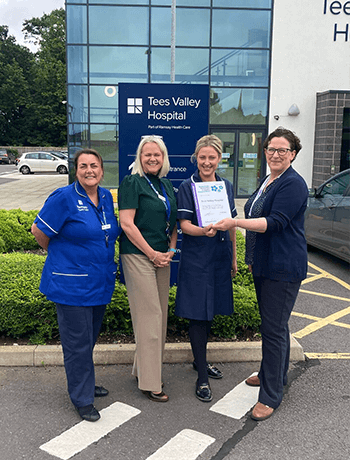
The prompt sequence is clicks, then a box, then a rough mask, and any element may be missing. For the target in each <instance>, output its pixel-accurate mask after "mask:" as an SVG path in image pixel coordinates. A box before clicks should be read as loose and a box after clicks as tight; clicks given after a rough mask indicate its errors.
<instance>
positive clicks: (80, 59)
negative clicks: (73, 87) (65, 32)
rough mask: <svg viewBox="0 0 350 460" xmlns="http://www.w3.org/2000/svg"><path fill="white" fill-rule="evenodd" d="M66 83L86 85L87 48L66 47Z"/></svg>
mask: <svg viewBox="0 0 350 460" xmlns="http://www.w3.org/2000/svg"><path fill="white" fill-rule="evenodd" d="M67 61H68V62H69V65H68V69H67V73H68V83H87V47H86V46H70V45H68V46H67Z"/></svg>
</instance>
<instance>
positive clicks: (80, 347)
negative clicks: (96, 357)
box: [56, 303, 106, 407]
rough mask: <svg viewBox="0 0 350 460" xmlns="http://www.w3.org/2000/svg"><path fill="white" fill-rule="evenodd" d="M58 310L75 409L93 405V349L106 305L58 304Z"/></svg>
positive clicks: (68, 380) (71, 395)
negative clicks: (77, 305) (76, 305)
mask: <svg viewBox="0 0 350 460" xmlns="http://www.w3.org/2000/svg"><path fill="white" fill-rule="evenodd" d="M56 308H57V319H58V326H59V330H60V337H61V343H62V348H63V356H64V367H65V370H66V375H67V383H68V393H69V396H70V398H71V401H72V403H73V404H74V406H76V407H83V406H87V405H89V404H93V402H94V397H95V368H94V362H93V349H94V346H95V343H96V340H97V337H98V334H99V332H100V328H101V324H102V321H103V316H104V313H105V310H106V306H105V305H101V306H96V307H75V306H71V305H62V304H59V303H57V304H56Z"/></svg>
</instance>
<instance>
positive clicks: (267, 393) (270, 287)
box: [254, 276, 301, 409]
mask: <svg viewBox="0 0 350 460" xmlns="http://www.w3.org/2000/svg"><path fill="white" fill-rule="evenodd" d="M254 284H255V290H256V296H257V299H258V304H259V311H260V316H261V326H260V332H261V337H262V361H261V365H260V371H259V378H260V392H259V402H261V403H262V404H266V405H268V406H270V407H272V408H274V409H277V407H278V406H279V405H280V404H281V401H282V398H283V385H286V384H287V374H288V368H289V355H290V339H289V327H288V321H289V318H290V314H291V312H292V310H293V307H294V303H295V300H296V298H297V295H298V292H299V288H300V284H301V283H300V282H296V283H290V282H287V281H274V280H270V279H267V278H263V277H255V276H254Z"/></svg>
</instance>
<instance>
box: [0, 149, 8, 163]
mask: <svg viewBox="0 0 350 460" xmlns="http://www.w3.org/2000/svg"><path fill="white" fill-rule="evenodd" d="M0 163H4V164H7V165H9V164H10V157H9V156H8V153H7V150H5V149H1V150H0Z"/></svg>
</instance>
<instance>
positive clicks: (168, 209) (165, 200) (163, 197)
mask: <svg viewBox="0 0 350 460" xmlns="http://www.w3.org/2000/svg"><path fill="white" fill-rule="evenodd" d="M143 177H144V178H145V179H146V180H147V182H148V183H149V185H150V187H151V189H152V190H153V191H154V193H155V194H156V195H157V197H158V198H159V199H160V200H161V201H162V203H163V204H164V206H165V212H166V229H165V233H166V234H167V237H168V238H169V228H170V214H171V206H170V201H169V198H168V195H167V193H166V191H165V188H164V185H163V184H162V182H161V181H159V182H160V188H161V189H162V193H163V195H161V194H160V193H159V192H158V190H157V189H156V188H155V186H154V185H153V184H152V182H151V181H150V180H149V178H148V177H147V176H146V174H143Z"/></svg>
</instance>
